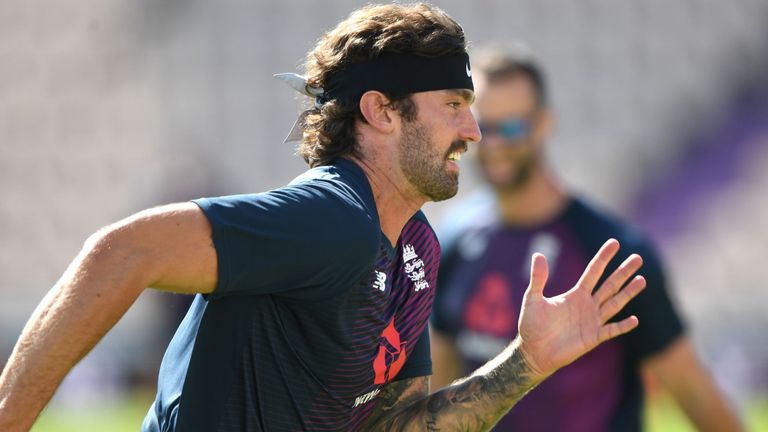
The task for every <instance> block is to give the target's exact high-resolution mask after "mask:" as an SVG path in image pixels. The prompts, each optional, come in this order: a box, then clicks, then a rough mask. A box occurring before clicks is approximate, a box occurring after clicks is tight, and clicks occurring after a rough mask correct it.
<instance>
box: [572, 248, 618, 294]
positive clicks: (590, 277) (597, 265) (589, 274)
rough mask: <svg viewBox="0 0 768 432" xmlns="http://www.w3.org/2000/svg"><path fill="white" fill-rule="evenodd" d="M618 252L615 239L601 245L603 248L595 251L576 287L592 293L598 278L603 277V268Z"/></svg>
mask: <svg viewBox="0 0 768 432" xmlns="http://www.w3.org/2000/svg"><path fill="white" fill-rule="evenodd" d="M618 251H619V242H618V241H616V239H609V240H608V241H606V242H605V243H603V246H601V247H600V250H599V251H597V253H596V254H595V256H594V257H593V258H592V260H591V261H590V262H589V264H588V265H587V268H586V269H585V270H584V273H583V274H582V275H581V278H579V282H578V283H577V284H576V286H577V287H581V288H582V289H589V291H590V292H592V289H594V287H595V285H597V281H598V280H600V276H602V275H603V272H604V271H605V267H606V266H607V265H608V263H609V262H610V261H611V260H612V259H613V257H614V256H615V255H616V252H618Z"/></svg>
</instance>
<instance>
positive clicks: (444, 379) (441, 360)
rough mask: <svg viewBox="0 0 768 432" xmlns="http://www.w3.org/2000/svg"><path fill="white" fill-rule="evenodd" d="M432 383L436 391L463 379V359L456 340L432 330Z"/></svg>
mask: <svg viewBox="0 0 768 432" xmlns="http://www.w3.org/2000/svg"><path fill="white" fill-rule="evenodd" d="M430 340H431V342H432V369H433V370H434V373H433V374H432V383H433V385H434V387H435V388H436V389H441V388H443V387H445V386H447V385H450V384H451V383H452V382H453V381H454V380H456V379H458V378H460V377H461V375H460V374H461V359H460V358H459V353H458V352H457V351H456V346H455V343H454V340H453V338H452V337H450V336H449V335H447V334H445V333H443V332H441V331H439V330H436V329H435V328H434V327H433V328H432V332H431V337H430Z"/></svg>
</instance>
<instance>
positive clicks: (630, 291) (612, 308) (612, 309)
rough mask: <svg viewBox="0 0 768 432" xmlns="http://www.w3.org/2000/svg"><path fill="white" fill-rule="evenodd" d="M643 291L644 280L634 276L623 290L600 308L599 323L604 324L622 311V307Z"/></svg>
mask: <svg viewBox="0 0 768 432" xmlns="http://www.w3.org/2000/svg"><path fill="white" fill-rule="evenodd" d="M643 289H645V278H644V277H642V276H636V277H635V278H634V279H632V282H630V283H629V284H627V286H626V287H624V289H623V290H621V291H620V292H619V293H618V294H616V295H615V296H613V297H611V298H609V299H608V300H606V302H605V303H603V304H602V305H601V306H600V320H601V321H600V322H603V323H604V322H607V321H608V320H609V319H611V318H613V316H614V315H616V314H617V313H619V311H620V310H622V309H624V306H626V305H627V303H629V301H630V300H632V299H633V298H635V296H636V295H638V294H640V292H641V291H642V290H643Z"/></svg>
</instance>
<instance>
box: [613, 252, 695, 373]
mask: <svg viewBox="0 0 768 432" xmlns="http://www.w3.org/2000/svg"><path fill="white" fill-rule="evenodd" d="M634 252H636V253H638V254H639V255H640V256H641V257H642V258H643V267H642V268H641V269H640V271H639V272H638V273H639V274H641V275H643V277H645V280H646V288H645V289H644V290H643V292H641V293H640V294H639V295H638V296H637V297H635V298H634V299H633V300H632V301H630V302H629V304H627V306H626V308H625V310H624V311H623V312H622V313H621V314H620V317H619V319H623V318H625V317H628V316H630V315H635V316H637V318H638V319H639V321H640V325H639V326H638V327H637V328H636V329H634V330H633V331H631V332H629V333H628V334H626V335H624V336H622V337H621V340H622V341H623V343H624V344H625V345H626V346H627V349H628V352H629V354H630V355H631V357H632V358H634V359H636V360H640V359H643V358H645V357H647V356H650V355H652V354H654V353H657V352H659V351H661V350H663V349H664V348H666V347H667V346H669V344H670V343H672V342H673V341H674V340H675V339H676V338H677V337H678V336H679V335H681V334H682V333H683V331H684V326H683V322H682V320H681V319H680V317H679V315H678V314H677V312H676V310H675V307H674V304H673V302H672V299H671V298H670V293H669V291H668V287H667V281H666V277H665V274H664V270H663V268H662V265H661V262H660V260H659V257H658V255H657V254H656V252H655V251H654V250H653V249H652V248H651V247H650V246H647V245H643V246H640V247H638V248H637V249H635V250H634Z"/></svg>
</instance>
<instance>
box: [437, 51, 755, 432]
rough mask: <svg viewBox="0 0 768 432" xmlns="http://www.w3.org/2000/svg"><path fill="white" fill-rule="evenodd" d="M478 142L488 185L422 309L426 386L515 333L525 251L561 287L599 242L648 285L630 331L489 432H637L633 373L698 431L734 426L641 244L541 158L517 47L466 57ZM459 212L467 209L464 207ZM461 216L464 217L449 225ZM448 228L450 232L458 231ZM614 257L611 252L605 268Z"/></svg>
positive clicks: (525, 56)
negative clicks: (637, 262)
mask: <svg viewBox="0 0 768 432" xmlns="http://www.w3.org/2000/svg"><path fill="white" fill-rule="evenodd" d="M474 65H475V67H474V74H475V75H474V76H475V85H476V92H477V102H476V104H475V110H476V115H477V118H478V123H479V125H480V129H481V131H482V136H483V138H482V141H481V143H480V145H479V146H478V151H477V159H478V162H479V166H480V168H481V171H482V174H483V175H484V177H485V180H487V182H488V184H489V185H490V186H491V188H492V189H493V191H492V192H489V193H486V194H478V195H476V196H475V197H474V199H473V200H474V205H469V206H467V205H464V206H460V207H461V209H462V210H461V214H457V215H455V217H452V216H450V215H449V217H448V219H449V220H453V221H454V223H453V226H454V228H453V230H450V231H451V232H448V233H446V234H447V235H446V238H444V239H442V240H444V241H443V262H442V264H441V268H440V276H439V284H440V287H439V289H438V290H437V298H436V301H435V308H434V320H433V324H434V326H433V327H434V335H433V355H434V362H435V374H434V377H433V379H434V384H435V385H436V386H437V387H441V386H443V385H446V384H448V383H450V382H451V380H453V379H455V378H457V377H459V376H462V375H463V374H465V373H467V372H468V371H472V370H474V369H475V368H477V367H479V366H480V365H482V364H483V363H484V362H485V361H487V359H489V358H492V357H493V356H494V355H496V353H498V352H499V351H500V350H502V349H503V348H504V347H505V346H506V341H508V340H509V339H511V338H514V337H515V335H516V334H517V332H518V327H517V319H518V316H519V314H520V312H521V305H522V301H523V293H524V291H525V287H526V286H527V284H528V276H527V271H526V268H527V267H528V266H529V265H530V258H529V257H530V255H531V253H532V252H541V253H543V254H544V255H545V256H547V257H548V259H549V260H550V262H551V264H552V267H551V271H552V273H551V275H552V278H553V280H554V281H555V283H553V284H552V285H550V286H549V290H550V291H547V293H548V294H549V295H556V294H559V292H557V289H556V288H555V287H564V286H570V284H572V283H573V282H574V281H576V280H577V279H578V278H579V275H580V269H581V268H583V267H584V265H585V263H586V262H587V260H588V259H589V257H591V256H592V255H593V254H594V253H595V251H596V250H597V249H598V248H599V247H600V245H601V244H602V242H603V241H605V239H606V238H610V237H613V238H617V239H619V241H620V242H621V243H622V245H624V246H626V248H625V249H624V250H623V253H625V254H628V253H632V252H635V253H638V254H640V255H641V256H642V257H643V258H644V262H645V264H644V270H643V274H644V276H645V277H646V279H647V283H648V288H647V289H646V292H645V293H644V294H641V295H640V296H639V297H638V298H637V300H636V301H635V302H633V303H632V304H630V305H629V307H628V308H627V310H626V311H625V312H626V313H627V314H634V315H637V316H638V317H639V318H640V320H641V322H642V325H641V326H640V327H639V328H638V330H637V331H635V332H633V333H631V334H628V335H626V336H624V337H621V338H618V339H614V340H612V341H610V342H609V343H606V344H603V345H602V346H600V347H599V348H597V349H596V350H594V351H592V352H591V353H589V354H587V355H586V356H584V357H582V358H581V359H579V360H577V361H576V362H574V363H572V364H571V365H569V366H567V367H565V368H563V369H562V370H560V371H559V372H557V373H556V374H555V375H554V376H552V377H551V378H550V379H549V380H548V381H547V382H545V383H543V384H542V385H540V386H539V387H538V388H536V389H534V390H533V391H531V393H530V394H529V395H528V396H527V398H526V399H525V400H523V401H521V402H520V404H519V405H518V406H517V407H515V409H513V410H512V411H511V412H510V413H509V414H508V415H507V416H506V417H505V418H504V419H502V421H500V422H499V423H498V425H497V427H496V430H504V431H511V430H525V431H590V432H594V431H637V430H640V429H641V424H642V416H643V410H642V407H643V395H644V392H643V385H642V381H641V372H643V371H647V372H649V373H650V374H651V375H652V376H653V377H654V378H656V379H657V380H658V381H659V382H660V383H661V384H662V385H663V387H664V388H666V389H667V390H668V391H669V392H670V393H671V394H672V395H673V396H674V398H675V399H676V400H677V402H679V404H680V405H681V406H682V408H683V410H684V411H685V413H686V414H687V416H688V417H689V418H690V420H691V421H692V422H693V423H694V424H695V425H696V426H697V427H698V428H699V429H700V430H711V431H737V430H741V426H740V423H739V420H738V419H737V417H736V416H735V415H734V413H733V412H732V411H731V409H730V408H729V407H728V405H727V403H726V402H725V400H724V398H723V397H722V395H721V394H720V393H719V391H718V389H717V388H716V386H715V384H714V382H713V380H712V379H711V377H710V375H709V374H708V372H707V371H706V370H705V368H704V367H703V365H702V364H701V363H700V362H699V360H698V359H697V356H696V354H695V351H694V349H693V347H692V345H691V342H690V340H689V338H688V337H687V336H686V334H685V331H684V327H683V324H682V322H681V320H680V317H679V316H678V314H677V313H676V311H675V309H674V307H673V305H672V302H671V301H670V298H669V296H668V293H667V289H666V285H665V277H664V273H663V271H662V268H661V264H660V262H659V258H658V257H657V255H656V253H655V252H654V250H653V248H652V247H651V245H650V244H649V242H648V241H647V240H646V239H645V238H644V237H643V236H642V235H641V234H639V233H638V232H636V231H634V230H633V229H632V228H630V227H629V226H627V224H626V223H624V222H622V221H620V220H618V219H617V218H615V217H614V216H612V215H610V214H607V213H606V212H604V211H602V210H600V209H597V208H596V207H595V206H593V205H592V204H590V203H588V202H586V201H585V200H584V199H582V198H581V197H577V196H574V195H573V194H571V193H569V192H568V191H567V190H566V189H565V188H564V187H563V185H562V184H560V182H559V181H558V180H557V178H556V177H555V176H554V175H553V174H552V172H551V171H550V169H549V167H548V166H547V164H546V161H545V157H544V148H543V147H544V144H545V142H546V140H547V138H548V137H549V136H550V133H551V131H552V125H553V114H552V112H551V110H550V108H549V106H548V104H547V92H546V84H545V78H544V76H543V73H542V71H541V69H540V68H539V66H538V65H537V64H536V62H535V61H534V60H533V59H532V57H531V55H530V53H529V52H528V51H527V50H526V49H525V48H524V47H518V48H517V49H516V50H510V51H503V50H487V51H486V52H485V53H482V54H480V55H479V56H477V58H475V60H474ZM468 207H470V208H471V209H468ZM459 219H461V220H462V221H464V222H458V223H457V222H455V221H456V220H459ZM459 225H460V227H459ZM620 258H621V257H616V263H618V262H619V259H620Z"/></svg>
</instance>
